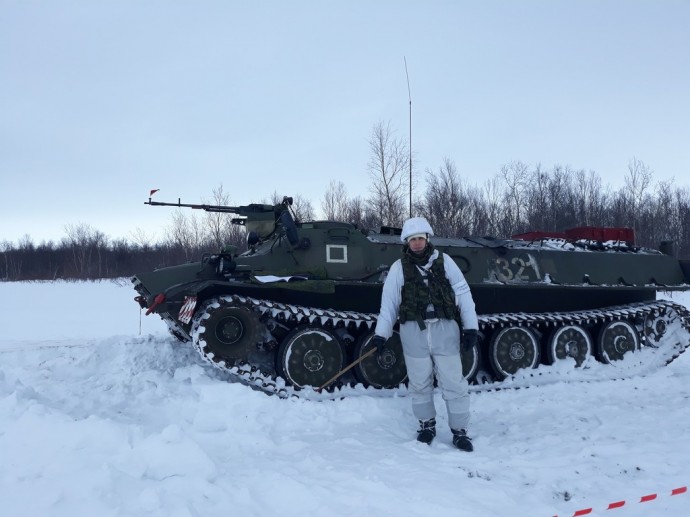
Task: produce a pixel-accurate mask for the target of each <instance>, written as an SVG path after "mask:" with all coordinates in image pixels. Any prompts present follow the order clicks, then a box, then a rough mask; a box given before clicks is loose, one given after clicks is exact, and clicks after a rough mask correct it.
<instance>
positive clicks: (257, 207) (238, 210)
mask: <svg viewBox="0 0 690 517" xmlns="http://www.w3.org/2000/svg"><path fill="white" fill-rule="evenodd" d="M292 202H293V200H292V198H291V197H288V196H284V197H283V200H282V201H281V202H280V203H277V204H275V205H264V204H259V203H252V204H250V205H242V206H227V205H208V204H194V203H182V202H181V201H180V198H178V199H177V203H166V202H163V201H152V200H151V197H149V200H148V201H144V204H145V205H150V206H174V207H178V208H192V209H195V210H203V211H205V212H216V213H222V214H236V215H238V216H240V217H237V218H233V219H232V220H231V222H232V224H237V225H240V226H244V227H246V228H247V244H248V245H249V246H250V247H251V246H253V245H255V244H257V243H259V242H261V241H263V240H264V239H267V238H269V237H270V236H271V235H272V234H274V232H276V230H278V229H279V228H283V229H284V232H285V235H286V236H287V238H288V241H289V242H290V244H291V245H292V246H297V245H298V244H299V236H298V234H297V225H296V224H295V218H294V214H293V213H292V210H291V208H290V207H291V206H292Z"/></svg>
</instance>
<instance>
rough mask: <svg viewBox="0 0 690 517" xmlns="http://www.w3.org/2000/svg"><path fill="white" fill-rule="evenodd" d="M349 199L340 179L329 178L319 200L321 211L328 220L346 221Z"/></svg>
mask: <svg viewBox="0 0 690 517" xmlns="http://www.w3.org/2000/svg"><path fill="white" fill-rule="evenodd" d="M348 208H349V201H348V199H347V190H346V189H345V184H344V183H343V182H342V181H336V180H331V182H330V183H329V185H328V189H327V190H326V192H325V193H324V195H323V200H322V201H321V211H322V212H323V215H324V217H325V218H326V219H327V220H329V221H347V217H348Z"/></svg>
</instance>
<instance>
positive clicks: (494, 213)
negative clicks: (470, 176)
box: [482, 177, 505, 236]
mask: <svg viewBox="0 0 690 517" xmlns="http://www.w3.org/2000/svg"><path fill="white" fill-rule="evenodd" d="M502 199H503V191H502V190H501V187H500V180H499V179H498V177H495V178H492V179H489V180H487V181H486V182H485V183H484V189H483V191H482V204H483V205H484V207H485V213H486V230H487V232H486V233H488V234H489V235H492V236H505V234H504V233H503V226H504V225H503V220H504V218H505V217H504V210H503V207H502V204H503V203H502Z"/></svg>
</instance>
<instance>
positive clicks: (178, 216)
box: [167, 208, 204, 260]
mask: <svg viewBox="0 0 690 517" xmlns="http://www.w3.org/2000/svg"><path fill="white" fill-rule="evenodd" d="M171 219H172V221H171V223H170V226H169V228H168V232H167V233H168V241H169V243H170V245H172V246H173V247H176V248H178V249H181V250H183V252H184V255H185V260H190V259H191V258H192V257H194V256H196V255H198V253H199V250H200V249H201V248H202V245H203V242H204V231H203V225H202V224H201V222H200V221H199V218H198V217H196V216H195V215H194V214H187V213H185V212H183V211H182V209H181V208H178V209H177V210H175V211H174V212H173V214H172V216H171Z"/></svg>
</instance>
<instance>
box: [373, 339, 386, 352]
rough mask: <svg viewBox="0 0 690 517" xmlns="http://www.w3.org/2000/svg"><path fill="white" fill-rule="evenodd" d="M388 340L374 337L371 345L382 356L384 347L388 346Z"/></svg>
mask: <svg viewBox="0 0 690 517" xmlns="http://www.w3.org/2000/svg"><path fill="white" fill-rule="evenodd" d="M386 341H387V339H386V338H385V337H381V336H374V337H373V338H371V344H372V345H373V346H375V347H376V353H377V354H381V353H382V352H383V347H384V346H385V345H386Z"/></svg>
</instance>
